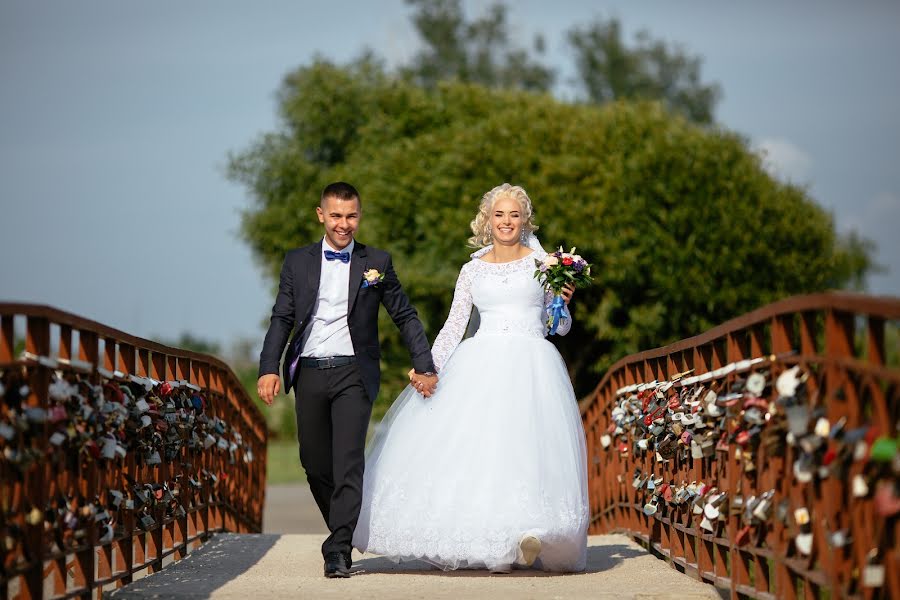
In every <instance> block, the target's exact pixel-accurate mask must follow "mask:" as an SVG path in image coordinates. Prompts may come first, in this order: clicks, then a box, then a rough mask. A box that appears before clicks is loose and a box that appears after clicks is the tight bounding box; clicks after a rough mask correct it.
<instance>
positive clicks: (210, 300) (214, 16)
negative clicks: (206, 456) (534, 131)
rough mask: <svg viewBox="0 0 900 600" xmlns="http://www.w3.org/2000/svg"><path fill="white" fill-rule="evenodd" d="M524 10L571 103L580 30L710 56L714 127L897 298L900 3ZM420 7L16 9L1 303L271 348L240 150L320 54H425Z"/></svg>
mask: <svg viewBox="0 0 900 600" xmlns="http://www.w3.org/2000/svg"><path fill="white" fill-rule="evenodd" d="M488 4H489V3H488V2H484V1H467V2H464V6H465V7H466V10H467V11H468V12H469V14H472V15H477V14H479V13H480V12H481V11H483V10H484V9H485V7H486V6H488ZM509 4H510V6H511V10H510V21H511V24H512V26H513V30H514V32H515V33H516V34H517V35H521V36H522V38H521V39H522V41H523V44H525V43H527V42H529V41H530V40H531V38H532V36H533V35H534V34H535V33H537V32H540V33H542V34H543V35H544V36H545V38H546V40H547V44H548V52H547V61H548V62H550V63H551V64H554V65H556V66H558V68H559V69H560V70H561V71H562V72H563V74H564V76H563V78H562V80H561V81H560V83H559V85H558V89H557V93H558V95H559V96H561V97H571V96H572V95H573V90H572V87H571V84H570V83H569V81H568V78H569V77H571V76H572V74H573V73H572V68H571V63H572V61H571V56H570V55H569V53H568V51H567V49H566V46H565V43H564V32H565V31H566V30H567V29H568V28H570V27H571V26H572V25H574V24H579V23H586V22H589V21H590V20H591V19H592V18H594V17H596V16H600V15H615V16H617V17H619V18H620V19H621V21H622V23H623V26H624V27H625V29H626V31H627V32H628V33H629V35H630V34H631V33H633V32H635V31H637V30H638V29H642V28H645V29H647V30H649V31H650V32H651V34H652V35H653V36H654V37H658V38H662V39H665V40H667V41H670V42H676V43H679V44H682V45H683V46H684V47H685V49H687V50H688V51H689V52H691V53H694V54H699V55H701V56H702V57H703V59H704V66H703V76H704V79H705V80H707V81H717V82H719V83H720V84H721V85H722V88H723V90H724V97H723V99H722V102H721V103H720V104H719V107H718V110H717V113H716V115H717V120H718V122H719V123H720V124H721V125H722V126H724V127H727V128H729V129H732V130H736V131H738V132H740V133H742V134H743V135H745V136H746V137H747V138H748V140H750V142H751V143H752V144H753V145H754V147H757V148H764V149H766V150H767V151H768V156H769V163H770V167H771V169H772V171H773V172H774V173H777V175H778V176H779V177H781V178H783V179H787V180H791V181H793V182H796V183H799V184H801V185H804V186H806V187H807V188H808V189H809V191H810V193H811V195H812V196H813V197H814V198H815V199H816V200H817V201H818V202H819V203H820V204H822V205H823V206H824V207H825V208H826V209H828V210H829V211H831V212H832V213H833V214H834V216H835V219H836V222H837V226H838V229H839V230H841V231H846V230H850V229H855V230H857V231H859V232H860V233H861V234H863V235H865V236H867V237H869V238H871V239H873V240H875V241H876V242H877V243H878V245H879V250H878V253H877V259H878V261H879V262H881V263H882V264H884V265H885V266H886V267H887V268H888V269H889V272H888V273H886V274H883V275H878V276H875V277H872V278H871V280H870V286H869V287H870V291H872V292H874V293H880V294H891V295H897V296H900V235H897V229H898V226H900V169H898V166H900V108H898V107H900V69H897V68H896V59H897V57H898V56H900V3H896V2H856V3H847V2H836V1H825V2H813V1H804V2H792V3H778V2H769V1H761V2H753V3H742V4H740V5H737V4H735V3H721V2H713V1H711V0H710V1H707V2H699V1H685V2H679V3H672V2H661V1H654V2H641V3H634V2H628V3H626V2H621V3H617V2H601V1H594V2H579V1H575V0H556V1H554V2H552V3H547V2H544V1H537V0H520V1H518V2H510V3H509ZM408 16H409V10H408V8H407V7H406V5H405V4H404V3H403V2H402V0H379V1H378V2H368V1H364V0H358V1H350V0H332V1H330V2H311V1H296V2H275V1H271V2H254V3H250V2H226V1H202V2H199V1H198V2H172V1H162V2H153V3H149V2H145V3H137V2H121V1H108V2H107V1H104V2H99V1H83V2H77V3H76V2H63V1H59V2H46V1H24V0H5V1H4V2H2V3H0V81H2V87H0V215H2V220H0V223H2V225H0V299H2V300H17V301H26V302H38V303H46V304H51V305H54V306H57V307H59V308H62V309H65V310H70V311H72V312H75V313H78V314H81V315H84V316H86V317H90V318H93V319H96V320H99V321H101V322H104V323H107V324H109V325H112V326H114V327H118V328H120V329H123V330H125V331H128V332H130V333H134V334H136V335H140V336H143V337H150V338H157V339H158V338H160V337H163V338H169V339H171V338H176V337H177V336H178V335H179V333H180V332H181V331H183V330H190V331H192V332H193V333H195V334H197V335H199V336H201V337H204V338H208V339H213V340H216V341H219V342H221V343H222V344H223V345H225V346H227V345H228V343H229V342H230V341H231V340H233V339H235V338H238V337H251V338H254V339H261V336H262V333H263V331H262V329H261V323H262V322H263V320H264V319H265V318H266V316H267V314H268V311H269V310H270V308H271V303H272V294H271V288H270V285H269V282H267V281H266V280H264V279H263V278H262V275H261V272H260V270H259V269H258V268H257V267H256V266H255V265H254V263H253V260H252V257H251V255H250V251H249V249H248V248H247V247H246V246H245V245H244V244H243V243H242V242H241V241H240V240H239V239H238V238H237V235H236V231H237V228H238V223H239V211H240V210H241V208H242V207H245V206H247V204H248V202H249V199H248V198H247V196H246V193H245V190H244V189H243V188H241V187H239V186H238V185H236V184H233V183H231V182H229V181H227V180H226V179H225V177H224V175H223V168H224V163H225V158H226V155H227V153H228V152H229V151H234V150H240V149H242V148H245V147H246V146H247V144H248V143H249V142H250V141H252V140H253V139H254V138H255V136H257V135H258V134H260V133H262V132H264V131H268V130H272V129H273V128H274V127H275V101H274V92H275V90H276V88H277V87H278V85H279V83H280V81H281V78H282V77H283V76H284V74H285V73H287V72H288V71H289V70H290V69H292V68H294V67H296V66H298V65H301V64H304V63H307V62H309V61H310V60H311V59H312V57H313V56H314V55H316V54H320V55H323V56H326V57H329V58H332V59H334V60H337V61H346V60H349V59H351V58H353V57H355V56H356V55H358V53H359V52H360V50H361V49H362V48H363V47H364V46H368V47H371V48H373V49H374V50H375V51H376V52H377V53H379V54H380V55H382V56H384V57H386V58H387V60H388V62H389V63H391V64H396V63H398V62H402V61H404V60H406V59H407V58H409V57H410V56H412V55H413V54H414V53H415V51H416V49H417V45H418V43H419V42H418V40H417V38H416V35H415V32H414V31H413V29H412V27H411V26H410V24H409V20H408ZM298 243H299V241H298ZM432 334H433V332H432Z"/></svg>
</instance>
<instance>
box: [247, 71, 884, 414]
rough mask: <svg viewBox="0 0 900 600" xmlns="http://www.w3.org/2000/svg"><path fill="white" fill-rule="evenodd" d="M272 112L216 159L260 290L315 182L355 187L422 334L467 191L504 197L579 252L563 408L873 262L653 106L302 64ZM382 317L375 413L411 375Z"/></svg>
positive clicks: (771, 183)
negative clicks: (245, 198)
mask: <svg viewBox="0 0 900 600" xmlns="http://www.w3.org/2000/svg"><path fill="white" fill-rule="evenodd" d="M280 99H281V116H282V120H283V125H282V128H281V129H280V130H279V131H278V132H276V133H270V134H267V135H265V136H263V137H262V138H260V139H259V140H258V141H257V142H256V143H254V144H252V145H251V146H250V147H249V148H248V149H246V150H245V151H244V152H242V153H240V154H237V155H233V156H232V157H231V160H230V175H231V176H232V177H233V178H234V179H235V180H237V181H239V182H242V183H243V184H245V185H246V186H247V187H248V189H249V190H250V192H251V194H252V196H253V197H254V199H255V203H254V204H253V206H252V207H251V208H249V209H248V210H247V211H246V212H245V213H244V215H243V225H242V234H243V236H244V239H245V240H246V241H247V242H248V244H249V245H250V246H251V248H252V249H253V251H254V253H255V255H256V256H257V257H258V258H259V260H260V261H261V263H262V264H263V265H265V266H266V268H267V270H268V272H269V274H270V275H271V277H272V278H273V281H275V280H277V274H278V269H279V267H280V264H281V261H282V259H283V256H284V252H285V251H286V250H288V249H290V248H293V247H296V246H299V245H302V244H305V243H309V242H312V241H314V240H315V239H317V238H318V237H320V236H321V229H320V225H319V223H318V222H317V220H316V219H315V218H314V216H313V210H314V208H315V206H316V203H317V200H318V195H319V193H320V190H321V189H322V187H323V186H324V185H325V184H326V183H328V182H329V181H334V180H339V179H343V180H348V181H352V182H353V183H354V184H356V185H357V186H358V187H359V189H360V191H361V193H362V195H363V202H364V204H363V220H362V225H361V227H360V231H359V235H358V237H359V238H360V239H361V240H362V241H363V242H365V243H370V244H373V245H376V246H379V247H383V248H386V249H388V250H389V251H391V252H392V253H393V255H394V264H395V266H396V268H397V271H398V273H399V275H400V277H401V280H402V281H403V283H404V286H405V289H406V291H407V293H408V294H409V296H410V298H411V299H412V301H413V303H414V304H415V306H416V307H417V308H418V310H419V313H420V316H421V318H422V320H423V323H424V324H425V327H426V330H427V331H428V332H429V335H430V336H431V337H432V339H433V337H434V336H435V335H436V334H437V332H438V330H439V329H440V327H441V326H442V324H443V321H444V319H445V318H446V316H447V313H448V310H449V305H450V300H451V296H452V291H453V286H454V283H455V280H456V276H457V273H458V271H459V268H460V266H461V265H462V264H463V263H464V262H465V261H466V260H468V254H469V252H470V249H467V248H466V247H465V241H466V238H467V237H468V236H469V235H470V232H469V228H468V223H469V221H470V220H471V219H472V217H473V215H474V213H475V211H476V208H477V204H478V201H479V199H480V197H481V195H482V194H483V193H484V192H485V191H487V190H489V189H490V188H492V187H493V186H495V185H497V184H499V183H501V182H503V181H509V182H512V183H518V184H521V185H523V186H524V187H525V188H526V189H527V190H528V191H529V193H530V195H531V197H532V199H533V200H534V203H535V207H536V215H537V218H538V224H539V225H540V226H541V229H540V231H539V236H540V237H541V239H542V240H543V242H544V244H545V246H546V247H553V246H556V245H560V244H562V245H565V246H566V247H569V246H577V247H578V249H579V252H580V253H581V254H583V255H584V256H586V257H588V258H589V260H592V261H593V262H594V263H595V264H596V267H595V273H596V278H595V282H596V285H595V286H594V287H592V288H590V289H588V290H584V291H580V292H579V293H578V294H577V295H576V298H575V301H574V304H573V307H572V308H573V313H574V317H575V325H574V327H573V330H572V331H571V333H570V334H569V335H567V336H565V337H561V338H554V339H553V341H554V343H556V344H557V346H558V347H559V349H560V351H561V353H562V354H563V356H564V358H565V359H566V362H567V364H568V365H569V368H570V372H571V374H572V376H573V380H574V381H575V385H576V391H577V393H579V395H581V394H585V393H587V392H589V391H590V390H591V389H592V388H593V386H594V385H595V384H596V383H597V381H598V378H599V377H600V375H601V374H602V372H603V371H604V370H605V369H606V368H607V367H608V366H609V365H610V364H611V363H612V362H614V361H615V360H617V359H619V358H621V357H622V356H625V355H627V354H630V353H633V352H637V351H639V350H644V349H647V348H650V347H654V346H658V345H661V344H665V343H668V342H671V341H673V340H677V339H681V338H684V337H688V336H691V335H695V334H697V333H700V332H702V331H704V330H706V329H708V328H710V327H711V326H713V325H716V324H718V323H720V322H722V321H724V320H727V319H729V318H732V317H734V316H736V315H739V314H741V313H744V312H747V311H749V310H752V309H754V308H757V307H759V306H760V305H762V304H765V303H768V302H771V301H774V300H776V299H779V298H783V297H785V296H789V295H792V294H798V293H805V292H813V291H818V290H823V289H826V288H830V287H842V286H847V285H853V284H854V283H855V282H858V281H861V278H862V277H863V276H864V275H865V274H866V273H867V272H868V271H869V269H870V268H871V259H870V258H869V255H868V253H867V250H866V247H865V244H861V243H860V240H858V239H856V240H855V241H853V240H851V241H849V242H848V241H847V240H844V239H841V238H840V237H839V236H838V235H837V234H836V233H835V228H834V223H833V221H832V218H831V216H830V215H829V214H828V213H827V212H825V211H824V210H822V208H821V207H819V206H818V205H817V204H816V203H815V202H814V201H813V200H812V199H811V198H810V197H809V196H808V194H807V193H806V191H805V190H804V189H802V188H799V187H796V186H792V185H786V184H783V183H780V182H778V181H776V180H774V179H772V178H771V177H770V176H769V175H768V174H767V173H766V172H765V170H764V169H763V167H762V164H761V160H760V158H759V157H758V156H757V155H756V154H754V153H753V152H752V151H751V150H749V146H748V141H747V140H746V139H744V138H742V137H741V136H739V135H736V134H734V133H731V132H728V131H725V130H721V129H709V128H704V127H700V126H698V125H696V124H694V123H693V122H691V121H689V120H688V119H686V118H683V117H682V116H680V115H678V114H675V113H672V112H671V111H669V110H667V109H666V108H665V106H663V105H662V104H661V103H658V102H640V103H629V102H624V101H620V102H614V103H609V104H607V105H603V106H596V105H571V104H565V103H561V102H559V101H556V100H554V99H553V98H552V97H550V96H548V95H540V94H534V93H528V92H523V91H503V90H492V89H488V88H485V87H483V86H478V85H471V84H463V83H459V82H455V83H441V84H438V86H437V87H436V88H434V89H431V90H428V89H423V88H421V87H419V86H416V85H413V84H411V83H409V82H405V81H402V80H397V79H392V78H390V77H388V76H387V75H385V74H384V73H383V72H381V71H379V69H378V67H377V66H373V64H372V63H371V61H367V60H363V61H361V62H359V63H356V64H354V65H351V66H348V67H339V66H335V65H333V64H330V63H328V62H326V61H321V60H320V61H317V62H315V63H314V64H312V65H311V66H308V67H303V68H300V69H298V70H296V71H294V72H293V73H291V74H290V75H289V76H288V77H287V78H286V80H285V83H284V86H283V87H282V90H281V94H280ZM336 115H339V116H341V117H337V116H336ZM335 140H342V141H341V142H340V143H341V144H342V145H341V146H340V147H338V146H337V145H335V146H332V147H330V146H329V144H336V143H337V142H335ZM382 312H383V311H382ZM381 318H382V319H383V321H384V322H383V323H382V324H381V335H382V341H383V348H384V366H385V367H389V369H387V370H385V377H384V385H383V388H382V394H381V396H380V399H379V403H378V405H377V407H376V415H377V414H378V413H379V412H380V411H382V410H384V408H385V407H386V406H387V405H388V404H389V403H390V401H391V400H392V399H393V398H394V397H395V396H396V393H397V392H398V391H399V389H400V388H401V387H402V385H403V384H404V381H405V371H406V369H407V368H408V363H409V360H408V356H407V354H406V351H405V349H404V348H403V345H402V343H401V341H400V339H399V335H398V333H397V331H396V329H395V328H394V327H393V326H392V325H390V323H389V320H388V319H387V317H386V315H385V314H382V316H381Z"/></svg>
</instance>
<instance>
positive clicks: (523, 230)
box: [520, 227, 528, 246]
mask: <svg viewBox="0 0 900 600" xmlns="http://www.w3.org/2000/svg"><path fill="white" fill-rule="evenodd" d="M520 237H521V238H522V245H523V246H524V245H525V240H527V239H528V234H527V233H525V228H524V227H523V228H522V235H521V236H520Z"/></svg>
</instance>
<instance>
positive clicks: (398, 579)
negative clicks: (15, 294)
mask: <svg viewBox="0 0 900 600" xmlns="http://www.w3.org/2000/svg"><path fill="white" fill-rule="evenodd" d="M898 323H900V300H898V299H891V298H874V297H868V296H862V295H856V294H845V293H830V294H820V295H813V296H802V297H795V298H789V299H786V300H783V301H781V302H777V303H775V304H772V305H769V306H766V307H763V308H761V309H759V310H757V311H755V312H752V313H749V314H746V315H743V316H741V317H738V318H737V319H734V320H732V321H729V322H727V323H725V324H723V325H721V326H719V327H717V328H715V329H712V330H710V331H708V332H706V333H703V334H701V335H699V336H697V337H695V338H690V339H687V340H682V341H679V342H676V343H674V344H671V345H669V346H666V347H664V348H658V349H655V350H649V351H646V352H642V353H639V354H635V355H632V356H628V357H625V358H623V359H622V360H620V361H619V362H617V363H616V364H615V365H613V366H612V367H611V368H610V369H609V370H608V371H607V373H606V374H605V375H604V377H603V379H602V380H601V381H600V382H599V384H598V386H597V387H596V389H595V390H594V392H593V393H591V394H590V395H589V396H588V397H586V398H585V399H583V400H582V402H581V404H582V406H581V408H582V415H583V420H584V425H585V431H586V434H587V440H588V462H589V465H588V466H589V487H590V504H591V516H592V523H591V530H590V533H591V536H590V542H589V553H588V568H587V571H586V572H585V573H582V574H568V575H554V574H544V573H540V572H535V571H531V570H516V571H514V572H513V573H512V574H510V575H504V576H489V575H488V574H487V573H485V572H476V571H470V572H465V571H463V572H450V573H444V572H442V571H439V570H431V569H429V568H427V567H426V566H425V565H422V564H419V563H411V564H400V565H395V564H393V563H391V562H389V561H386V560H385V559H382V558H378V557H370V556H363V557H359V556H355V557H354V560H355V565H354V575H353V577H351V578H350V579H349V580H347V581H339V582H335V581H331V580H325V579H324V578H323V577H322V576H321V558H320V556H319V553H318V544H319V542H320V539H321V532H317V531H313V530H308V531H287V530H285V531H280V532H269V531H266V532H264V530H263V527H264V520H263V516H264V510H266V511H269V514H267V515H266V516H267V517H269V518H270V517H271V515H272V514H273V513H275V512H277V511H278V509H277V507H276V506H275V503H274V502H273V501H274V500H275V498H273V497H269V498H267V487H266V481H265V472H266V470H265V466H266V465H265V463H266V444H267V431H266V426H265V421H264V419H263V416H262V414H261V413H260V411H259V409H258V408H257V407H256V405H255V404H254V403H253V402H252V401H251V400H250V398H249V397H247V395H246V392H245V391H244V389H243V387H242V386H241V384H240V383H239V381H238V380H237V378H236V377H235V375H234V373H232V371H231V369H230V368H229V367H228V366H227V365H226V364H225V363H223V362H221V361H219V360H218V359H215V358H213V357H211V356H207V355H202V354H196V353H192V352H187V351H183V350H179V349H177V348H171V347H167V346H163V345H161V344H157V343H155V342H152V341H149V340H144V339H141V338H138V337H135V336H132V335H129V334H127V333H124V332H121V331H118V330H115V329H113V328H110V327H108V326H106V325H103V324H101V323H97V322H95V321H91V320H88V319H84V318H81V317H78V316H76V315H72V314H70V313H66V312H63V311H59V310H56V309H53V308H50V307H46V306H36V305H22V304H0V398H2V400H3V402H2V406H0V449H2V451H3V452H2V456H0V475H2V488H0V494H2V496H0V500H2V508H3V511H2V515H0V536H2V537H0V541H2V544H0V553H2V554H0V556H2V571H0V596H5V597H7V598H72V597H91V596H94V597H98V598H100V597H102V596H103V595H104V594H108V595H110V596H112V597H124V598H128V597H150V596H154V597H160V596H162V597H168V596H176V597H177V596H184V597H207V596H211V597H218V598H231V597H246V596H247V595H249V594H252V593H259V592H264V593H266V594H267V595H269V596H272V597H281V596H285V597H286V596H292V597H293V596H297V595H300V596H301V597H307V596H308V597H326V598H327V597H332V596H337V595H341V596H347V595H349V596H351V597H353V596H362V595H366V596H370V597H392V598H393V597H396V598H403V597H417V598H419V597H451V596H452V597H459V596H463V597H479V596H491V597H496V598H507V597H509V598H512V597H516V598H521V597H535V598H541V597H556V598H583V597H597V598H603V597H614V596H615V597H633V598H649V597H671V598H694V597H696V598H710V597H712V598H715V597H724V596H727V597H732V598H800V597H802V598H810V599H812V598H823V597H828V598H845V597H846V598H882V597H884V598H898V597H900V541H898V540H900V535H898V534H900V526H898V518H897V515H898V513H900V499H898V473H900V459H898V456H897V437H898V424H900V368H898V365H897V363H896V360H897V353H898V350H900V348H897V347H896V346H897V345H898V341H897V339H898V338H897V330H898V329H897V326H898ZM291 493H292V494H299V495H301V496H302V494H303V493H304V490H303V489H302V488H298V489H297V490H293V491H292V492H291ZM267 500H268V502H267ZM305 502H306V504H305V506H306V508H305V509H304V508H303V506H304V504H303V501H302V500H301V501H300V502H298V504H297V506H296V507H292V511H296V510H300V511H302V510H308V511H309V510H314V509H312V508H311V506H312V505H311V502H310V501H309V500H308V499H307V500H306V501H305ZM301 521H303V520H302V519H301ZM287 522H288V523H290V522H291V521H287ZM305 522H306V523H316V521H315V519H314V518H312V519H306V520H305ZM318 526H319V527H321V525H318ZM310 527H314V526H310ZM283 529H287V528H283ZM336 584H337V585H336Z"/></svg>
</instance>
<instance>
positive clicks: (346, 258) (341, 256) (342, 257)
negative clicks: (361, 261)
mask: <svg viewBox="0 0 900 600" xmlns="http://www.w3.org/2000/svg"><path fill="white" fill-rule="evenodd" d="M325 260H339V261H341V262H342V263H345V264H346V263H348V262H350V253H349V252H332V251H331V250H326V251H325Z"/></svg>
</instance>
